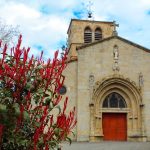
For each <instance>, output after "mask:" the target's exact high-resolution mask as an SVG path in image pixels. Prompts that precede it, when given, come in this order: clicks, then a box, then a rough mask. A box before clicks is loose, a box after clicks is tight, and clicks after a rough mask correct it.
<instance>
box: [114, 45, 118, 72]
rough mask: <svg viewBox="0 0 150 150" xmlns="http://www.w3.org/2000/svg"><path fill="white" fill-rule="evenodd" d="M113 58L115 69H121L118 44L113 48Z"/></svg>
mask: <svg viewBox="0 0 150 150" xmlns="http://www.w3.org/2000/svg"><path fill="white" fill-rule="evenodd" d="M113 59H114V64H113V71H119V70H120V68H119V50H118V46H117V45H115V46H114V49H113Z"/></svg>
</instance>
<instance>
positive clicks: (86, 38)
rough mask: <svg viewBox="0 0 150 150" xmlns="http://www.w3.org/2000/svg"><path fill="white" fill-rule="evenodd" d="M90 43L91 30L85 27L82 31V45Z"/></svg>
mask: <svg viewBox="0 0 150 150" xmlns="http://www.w3.org/2000/svg"><path fill="white" fill-rule="evenodd" d="M91 42H92V30H91V29H90V28H89V27H86V28H85V30H84V43H91Z"/></svg>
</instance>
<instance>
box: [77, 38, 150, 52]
mask: <svg viewBox="0 0 150 150" xmlns="http://www.w3.org/2000/svg"><path fill="white" fill-rule="evenodd" d="M111 39H119V40H121V41H123V42H125V43H128V44H130V45H133V46H135V47H137V48H140V49H142V50H144V51H146V52H149V53H150V49H148V48H145V47H143V46H141V45H139V44H136V43H134V42H131V41H129V40H127V39H125V38H122V37H120V36H111V37H108V38H105V39H102V40H100V41H96V42H92V43H89V44H84V45H82V46H79V47H77V50H81V49H83V48H85V47H89V46H92V45H96V44H98V43H102V42H104V41H108V40H111Z"/></svg>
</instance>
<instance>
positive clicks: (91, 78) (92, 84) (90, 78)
mask: <svg viewBox="0 0 150 150" xmlns="http://www.w3.org/2000/svg"><path fill="white" fill-rule="evenodd" d="M93 86H94V75H93V74H90V75H89V87H93Z"/></svg>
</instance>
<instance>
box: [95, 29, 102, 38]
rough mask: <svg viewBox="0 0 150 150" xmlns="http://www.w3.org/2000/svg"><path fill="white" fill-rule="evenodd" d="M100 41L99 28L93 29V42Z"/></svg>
mask: <svg viewBox="0 0 150 150" xmlns="http://www.w3.org/2000/svg"><path fill="white" fill-rule="evenodd" d="M101 39H102V30H101V29H100V28H96V29H95V41H99V40H101Z"/></svg>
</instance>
